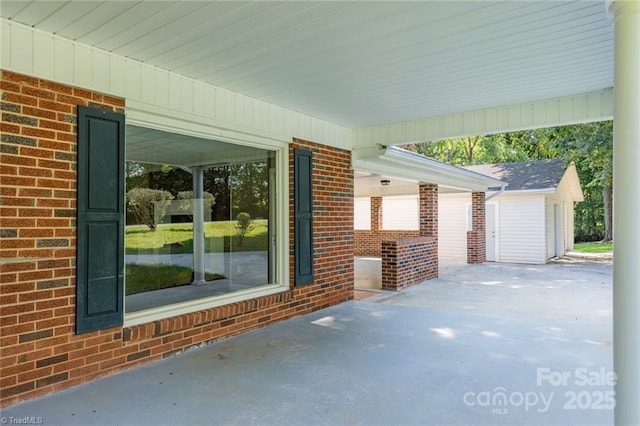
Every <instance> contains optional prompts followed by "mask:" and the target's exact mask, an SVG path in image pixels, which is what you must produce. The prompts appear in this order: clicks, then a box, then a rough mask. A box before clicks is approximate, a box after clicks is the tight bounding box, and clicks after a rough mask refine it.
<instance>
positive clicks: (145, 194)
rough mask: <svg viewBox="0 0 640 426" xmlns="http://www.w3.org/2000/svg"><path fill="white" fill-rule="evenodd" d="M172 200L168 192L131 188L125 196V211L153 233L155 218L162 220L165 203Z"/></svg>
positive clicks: (165, 208)
mask: <svg viewBox="0 0 640 426" xmlns="http://www.w3.org/2000/svg"><path fill="white" fill-rule="evenodd" d="M172 199H173V195H171V193H170V192H168V191H162V190H159V189H150V188H133V189H131V190H129V192H127V194H126V202H127V210H128V211H129V212H131V213H132V214H133V215H134V217H135V218H136V220H137V222H138V223H140V224H144V225H147V226H148V227H149V229H151V230H152V231H155V229H156V226H157V223H156V219H157V218H162V217H163V216H164V213H165V211H166V210H167V205H168V203H167V201H170V200H172Z"/></svg>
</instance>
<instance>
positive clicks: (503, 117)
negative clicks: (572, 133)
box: [354, 89, 613, 149]
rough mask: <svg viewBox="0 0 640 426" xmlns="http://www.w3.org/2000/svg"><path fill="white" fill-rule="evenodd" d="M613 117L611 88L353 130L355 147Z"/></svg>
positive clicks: (516, 129)
mask: <svg viewBox="0 0 640 426" xmlns="http://www.w3.org/2000/svg"><path fill="white" fill-rule="evenodd" d="M611 119H613V89H605V90H601V91H596V92H590V93H584V94H579V95H573V96H563V97H558V98H553V99H545V100H539V101H534V102H525V103H519V104H514V105H506V106H501V107H496V108H485V109H479V110H475V111H468V112H461V113H454V114H444V115H439V116H436V117H427V118H422V119H418V120H409V121H402V122H399V123H392V124H386V125H382V126H372V127H366V128H361V129H356V130H355V131H354V147H355V148H356V149H361V148H366V147H372V146H376V145H378V144H381V145H402V144H406V143H418V142H427V141H436V140H442V139H453V138H460V137H465V136H480V135H487V134H495V133H503V132H513V131H518V130H529V129H539V128H544V127H553V126H563V125H569V124H579V123H588V122H593V121H602V120H611Z"/></svg>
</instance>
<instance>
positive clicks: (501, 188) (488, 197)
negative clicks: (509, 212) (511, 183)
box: [484, 184, 508, 203]
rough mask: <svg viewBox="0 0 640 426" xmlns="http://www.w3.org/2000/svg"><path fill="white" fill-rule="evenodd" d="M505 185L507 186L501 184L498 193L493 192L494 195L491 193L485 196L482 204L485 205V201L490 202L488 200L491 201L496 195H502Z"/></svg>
mask: <svg viewBox="0 0 640 426" xmlns="http://www.w3.org/2000/svg"><path fill="white" fill-rule="evenodd" d="M507 185H508V184H502V186H501V187H500V191H498V192H494V193H493V194H491V195H487V196H486V197H485V198H484V202H485V203H486V202H487V201H489V200H490V199H492V198H493V197H497V196H498V195H500V194H502V193H504V191H505V190H506V189H507Z"/></svg>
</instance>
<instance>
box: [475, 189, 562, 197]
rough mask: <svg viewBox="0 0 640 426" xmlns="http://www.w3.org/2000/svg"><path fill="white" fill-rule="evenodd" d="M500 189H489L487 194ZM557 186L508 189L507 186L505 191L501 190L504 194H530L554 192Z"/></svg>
mask: <svg viewBox="0 0 640 426" xmlns="http://www.w3.org/2000/svg"><path fill="white" fill-rule="evenodd" d="M499 192H500V191H489V192H487V194H498V193H499ZM556 192H557V188H542V189H517V190H514V191H510V190H509V187H507V188H506V191H504V192H502V194H504V195H531V194H555V193H556Z"/></svg>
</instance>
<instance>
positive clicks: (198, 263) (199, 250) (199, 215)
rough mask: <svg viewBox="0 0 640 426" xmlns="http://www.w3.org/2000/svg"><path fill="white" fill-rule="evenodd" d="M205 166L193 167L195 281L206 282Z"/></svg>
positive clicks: (197, 283) (197, 282)
mask: <svg viewBox="0 0 640 426" xmlns="http://www.w3.org/2000/svg"><path fill="white" fill-rule="evenodd" d="M203 193H204V168H202V167H194V168H193V283H192V284H195V285H201V284H206V283H207V281H206V280H205V277H204V203H203V199H202V196H203Z"/></svg>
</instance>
